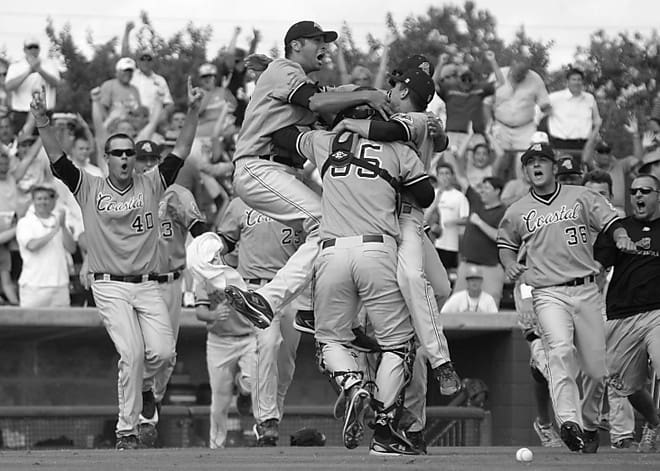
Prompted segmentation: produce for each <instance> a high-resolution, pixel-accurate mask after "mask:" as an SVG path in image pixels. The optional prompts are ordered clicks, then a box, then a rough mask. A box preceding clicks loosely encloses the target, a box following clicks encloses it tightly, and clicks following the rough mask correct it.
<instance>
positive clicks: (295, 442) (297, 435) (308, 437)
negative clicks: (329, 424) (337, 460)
mask: <svg viewBox="0 0 660 471" xmlns="http://www.w3.org/2000/svg"><path fill="white" fill-rule="evenodd" d="M324 445H325V435H324V434H322V433H321V432H319V431H318V430H316V429H315V428H309V427H304V428H301V429H300V430H298V431H296V432H294V434H293V435H291V446H324Z"/></svg>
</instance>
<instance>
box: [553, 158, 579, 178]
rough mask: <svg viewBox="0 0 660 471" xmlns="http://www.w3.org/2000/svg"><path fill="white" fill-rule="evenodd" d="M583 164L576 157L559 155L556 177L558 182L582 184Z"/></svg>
mask: <svg viewBox="0 0 660 471" xmlns="http://www.w3.org/2000/svg"><path fill="white" fill-rule="evenodd" d="M583 173H584V172H583V171H582V165H581V164H580V162H579V160H578V159H577V158H576V157H573V156H572V155H569V154H564V155H561V156H559V157H557V172H556V173H555V177H556V178H557V182H558V183H561V184H563V185H581V184H582V174H583Z"/></svg>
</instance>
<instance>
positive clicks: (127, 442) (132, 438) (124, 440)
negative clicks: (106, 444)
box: [115, 435, 139, 450]
mask: <svg viewBox="0 0 660 471" xmlns="http://www.w3.org/2000/svg"><path fill="white" fill-rule="evenodd" d="M138 447H139V443H138V437H137V436H136V435H126V436H124V437H117V441H116V442H115V450H137V449H138Z"/></svg>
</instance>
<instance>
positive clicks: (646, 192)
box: [629, 187, 658, 196]
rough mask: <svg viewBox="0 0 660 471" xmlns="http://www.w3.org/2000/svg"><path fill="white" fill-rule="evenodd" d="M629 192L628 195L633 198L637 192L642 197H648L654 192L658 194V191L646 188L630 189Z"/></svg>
mask: <svg viewBox="0 0 660 471" xmlns="http://www.w3.org/2000/svg"><path fill="white" fill-rule="evenodd" d="M629 191H630V194H631V195H632V196H635V195H636V194H637V192H639V193H641V194H643V195H650V194H651V193H654V192H655V193H657V192H658V190H654V189H653V188H646V187H641V188H631V189H630V190H629Z"/></svg>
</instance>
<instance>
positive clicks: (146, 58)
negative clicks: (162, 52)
mask: <svg viewBox="0 0 660 471" xmlns="http://www.w3.org/2000/svg"><path fill="white" fill-rule="evenodd" d="M136 58H137V61H136V62H137V69H136V70H135V72H133V78H132V79H131V85H133V86H134V87H135V88H137V89H138V92H139V93H140V101H141V102H142V105H143V106H146V107H147V108H149V114H151V113H154V111H155V104H156V99H157V98H158V97H161V100H162V102H163V109H164V111H165V113H164V114H163V115H161V116H168V115H169V113H170V111H171V110H173V109H174V100H172V94H171V93H170V87H169V85H168V84H167V80H165V77H163V76H162V75H158V74H157V73H156V72H154V62H155V59H156V57H155V54H154V52H153V51H152V50H151V49H150V48H148V47H144V48H142V49H139V50H138V51H137V54H136Z"/></svg>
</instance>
